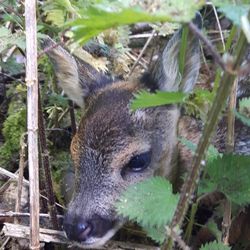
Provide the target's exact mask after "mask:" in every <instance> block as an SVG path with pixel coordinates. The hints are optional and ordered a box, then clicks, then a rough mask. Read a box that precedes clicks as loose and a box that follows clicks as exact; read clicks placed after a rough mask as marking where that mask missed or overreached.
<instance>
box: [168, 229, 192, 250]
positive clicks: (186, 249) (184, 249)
mask: <svg viewBox="0 0 250 250" xmlns="http://www.w3.org/2000/svg"><path fill="white" fill-rule="evenodd" d="M166 231H167V235H169V236H170V237H171V238H172V239H173V240H174V241H176V242H177V244H178V245H179V247H180V248H181V249H182V250H190V247H189V246H187V245H186V243H185V242H184V241H183V240H182V238H181V237H180V235H179V234H178V233H177V232H175V231H174V230H173V229H171V228H169V227H167V228H166Z"/></svg>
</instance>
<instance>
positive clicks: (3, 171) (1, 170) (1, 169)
mask: <svg viewBox="0 0 250 250" xmlns="http://www.w3.org/2000/svg"><path fill="white" fill-rule="evenodd" d="M0 174H2V175H5V176H7V177H9V178H11V179H13V180H15V181H17V180H18V175H16V174H13V173H11V172H10V171H8V170H6V169H4V168H1V167H0ZM23 184H24V185H26V186H29V184H30V182H29V181H27V180H26V179H23ZM39 196H41V197H42V198H43V199H46V200H48V198H47V197H45V196H44V195H41V194H40V195H39ZM56 205H57V206H58V207H60V208H62V209H65V207H64V206H62V205H60V204H59V203H56Z"/></svg>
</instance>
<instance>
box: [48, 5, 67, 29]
mask: <svg viewBox="0 0 250 250" xmlns="http://www.w3.org/2000/svg"><path fill="white" fill-rule="evenodd" d="M64 15H65V12H64V11H63V10H61V9H53V10H49V11H47V12H46V21H47V22H51V23H52V24H54V25H56V26H58V27H61V26H63V25H64V23H65V19H64Z"/></svg>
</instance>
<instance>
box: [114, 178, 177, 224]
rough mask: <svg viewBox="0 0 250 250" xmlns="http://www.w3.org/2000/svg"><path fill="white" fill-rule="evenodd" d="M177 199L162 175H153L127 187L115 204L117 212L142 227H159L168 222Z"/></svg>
mask: <svg viewBox="0 0 250 250" xmlns="http://www.w3.org/2000/svg"><path fill="white" fill-rule="evenodd" d="M178 200H179V195H178V194H173V193H172V185H171V184H170V182H169V181H167V180H166V179H165V178H163V177H153V178H150V179H148V180H146V181H143V182H140V183H138V184H136V185H133V186H131V187H128V189H127V190H126V191H125V192H124V193H123V194H122V195H121V197H120V200H119V201H118V202H117V204H116V208H117V212H118V213H119V214H120V215H123V216H124V217H128V218H129V219H130V220H135V221H136V222H138V223H139V224H141V225H142V226H143V227H156V228H157V227H158V228H159V227H161V226H164V225H166V224H167V223H169V222H170V220H171V219H172V217H173V214H174V211H175V209H176V206H177V202H178Z"/></svg>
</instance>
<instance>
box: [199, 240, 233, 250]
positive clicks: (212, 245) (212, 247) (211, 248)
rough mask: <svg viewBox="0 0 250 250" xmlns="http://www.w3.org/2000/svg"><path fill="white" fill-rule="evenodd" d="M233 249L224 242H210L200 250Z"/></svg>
mask: <svg viewBox="0 0 250 250" xmlns="http://www.w3.org/2000/svg"><path fill="white" fill-rule="evenodd" d="M230 249H231V247H229V246H226V245H224V244H223V243H222V242H217V241H213V242H209V243H207V244H205V245H202V246H201V248H200V250H230Z"/></svg>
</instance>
